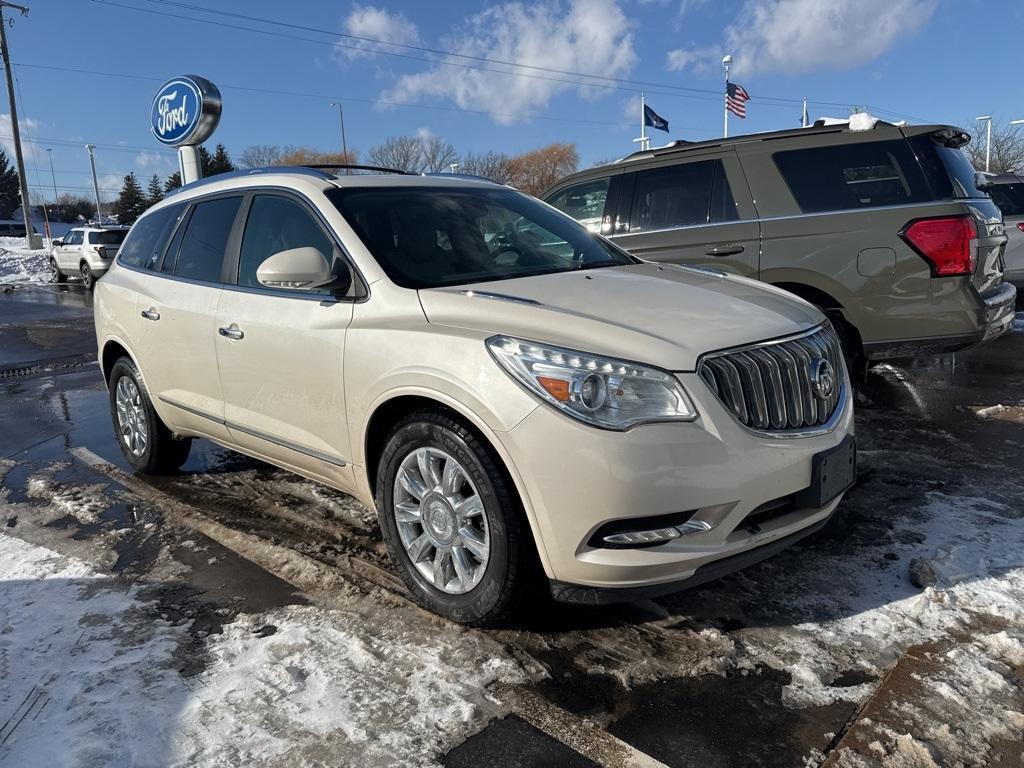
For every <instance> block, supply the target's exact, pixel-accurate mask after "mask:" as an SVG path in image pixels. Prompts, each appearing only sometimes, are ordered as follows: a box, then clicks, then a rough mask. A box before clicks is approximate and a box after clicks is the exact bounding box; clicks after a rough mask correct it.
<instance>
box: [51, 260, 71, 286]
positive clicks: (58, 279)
mask: <svg viewBox="0 0 1024 768" xmlns="http://www.w3.org/2000/svg"><path fill="white" fill-rule="evenodd" d="M67 281H68V276H67V275H65V274H64V273H63V272H61V271H60V267H58V266H57V260H56V259H55V258H53V257H52V256H51V257H50V282H51V283H66V282H67Z"/></svg>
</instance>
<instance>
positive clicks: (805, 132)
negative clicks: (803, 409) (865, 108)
mask: <svg viewBox="0 0 1024 768" xmlns="http://www.w3.org/2000/svg"><path fill="white" fill-rule="evenodd" d="M870 125H871V126H872V127H870V128H868V129H866V130H851V128H850V126H849V125H848V124H846V123H841V124H838V125H823V124H821V123H818V124H815V125H814V126H812V127H809V128H799V129H794V130H787V131H778V132H774V133H760V134H753V135H749V136H736V137H732V138H728V139H719V140H714V141H702V142H693V143H691V142H683V141H677V142H675V143H673V144H671V145H669V146H667V147H663V148H659V149H653V150H646V151H641V152H636V153H634V154H632V155H629V156H628V157H626V158H624V159H622V160H620V161H618V162H615V163H613V164H611V165H605V166H601V167H597V168H591V169H589V170H586V171H583V172H581V173H577V174H574V175H572V176H569V177H567V178H565V179H562V180H561V181H560V182H558V183H557V184H556V185H555V186H554V187H552V188H551V189H550V190H549V191H548V192H547V193H545V195H544V199H545V200H546V201H547V202H548V203H550V204H551V205H553V206H554V207H556V208H558V209H559V210H561V211H564V212H565V213H568V214H569V215H571V216H573V217H574V218H576V219H577V220H579V221H581V222H583V223H584V224H586V225H587V226H589V227H590V228H591V229H593V230H594V231H597V232H600V233H601V234H603V235H605V236H607V237H609V238H610V239H611V240H613V241H614V242H615V243H617V244H618V245H620V246H622V247H623V248H625V249H626V250H628V251H630V252H631V253H633V254H634V255H636V256H639V257H640V258H642V259H645V260H650V261H657V262H669V263H677V264H681V263H688V264H705V265H713V266H715V267H717V268H719V269H721V270H723V271H726V272H732V273H735V274H740V275H746V276H748V277H754V278H758V279H760V280H763V281H764V282H767V283H771V284H773V285H777V286H780V287H782V288H785V289H786V290H789V291H791V292H792V293H795V294H796V295H798V296H800V297H802V298H804V299H806V300H807V301H809V302H811V303H812V304H815V305H817V306H818V307H820V308H821V309H822V310H824V311H825V313H826V314H827V315H828V316H829V317H830V318H831V319H832V321H833V324H834V325H835V326H836V328H837V330H838V331H839V333H840V334H841V336H842V337H843V341H844V345H845V347H846V351H847V354H848V356H849V357H850V358H851V360H854V361H857V362H859V363H864V362H867V361H871V360H882V359H887V358H889V359H891V358H906V357H913V356H916V355H920V354H928V353H935V352H947V351H954V350H959V349H964V348H966V347H969V346H972V345H974V344H978V343H980V342H983V341H988V340H990V339H993V338H996V337H997V336H1000V335H1002V334H1003V333H1006V332H1007V331H1009V330H1010V329H1011V328H1012V326H1013V307H1014V297H1015V293H1016V290H1015V288H1014V287H1013V286H1012V285H1011V284H1009V283H1004V282H1003V266H1004V265H1003V250H1004V247H1005V244H1006V235H1005V233H1004V229H1003V218H1002V215H1001V214H1000V211H999V209H998V208H997V207H996V206H995V204H994V203H993V202H992V200H991V199H990V198H989V196H988V195H987V194H985V193H984V192H982V191H980V190H979V189H978V188H977V187H976V186H975V181H976V175H975V171H974V169H973V168H972V167H971V164H970V162H969V161H968V160H967V157H966V155H965V154H964V153H963V152H961V150H960V147H962V146H963V145H965V144H966V143H967V142H968V141H970V136H968V135H967V134H966V133H964V132H963V131H961V130H960V129H958V128H953V127H950V126H942V125H928V126H896V125H892V124H888V123H884V122H881V121H877V122H875V121H872V122H871V123H870Z"/></svg>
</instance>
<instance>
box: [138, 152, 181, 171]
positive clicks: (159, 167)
mask: <svg viewBox="0 0 1024 768" xmlns="http://www.w3.org/2000/svg"><path fill="white" fill-rule="evenodd" d="M174 165H175V164H174V163H172V162H171V160H170V158H169V157H168V156H167V155H166V154H161V153H160V152H139V153H138V154H137V155H136V156H135V167H136V168H138V169H140V170H143V171H146V170H153V171H154V172H161V171H165V170H167V169H168V168H171V167H173V166H174Z"/></svg>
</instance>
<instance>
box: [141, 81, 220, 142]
mask: <svg viewBox="0 0 1024 768" xmlns="http://www.w3.org/2000/svg"><path fill="white" fill-rule="evenodd" d="M220 110H221V101H220V91H218V90H217V86H215V85H214V84H213V83H211V82H210V81H209V80H207V79H205V78H202V77H197V76H195V75H187V76H185V77H176V78H174V79H173V80H168V81H167V82H166V83H164V84H163V85H162V86H160V90H159V91H157V93H156V98H154V99H153V109H152V111H151V115H150V120H151V122H152V125H153V135H154V136H156V138H157V140H158V141H160V142H161V143H163V144H167V145H168V146H171V147H181V146H187V145H195V144H202V143H203V142H204V141H206V139H208V138H209V137H210V134H212V133H213V131H214V129H215V128H216V127H217V123H218V122H219V121H220Z"/></svg>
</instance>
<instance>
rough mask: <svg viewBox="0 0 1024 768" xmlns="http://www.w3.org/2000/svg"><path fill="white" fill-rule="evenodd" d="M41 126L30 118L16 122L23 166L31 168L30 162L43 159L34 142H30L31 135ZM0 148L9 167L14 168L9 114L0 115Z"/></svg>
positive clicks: (39, 149)
mask: <svg viewBox="0 0 1024 768" xmlns="http://www.w3.org/2000/svg"><path fill="white" fill-rule="evenodd" d="M41 125H42V123H40V122H39V121H38V120H33V119H32V118H31V117H23V118H21V119H20V120H18V127H19V128H21V152H22V156H23V157H24V158H25V165H26V166H31V164H32V161H33V160H36V161H38V160H39V158H41V157H45V154H44V153H43V150H42V149H41V148H40V147H39V146H38V145H37V144H35V143H34V142H32V141H30V138H31V135H32V134H33V133H34V132H35V130H36V129H37V128H39V127H40V126H41ZM0 147H3V150H4V154H6V155H7V161H8V163H10V165H11V167H14V164H15V159H14V137H13V136H12V135H11V115H10V113H9V112H8V113H6V114H2V115H0ZM29 170H31V168H28V167H27V168H26V169H25V172H26V173H28V172H29Z"/></svg>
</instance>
